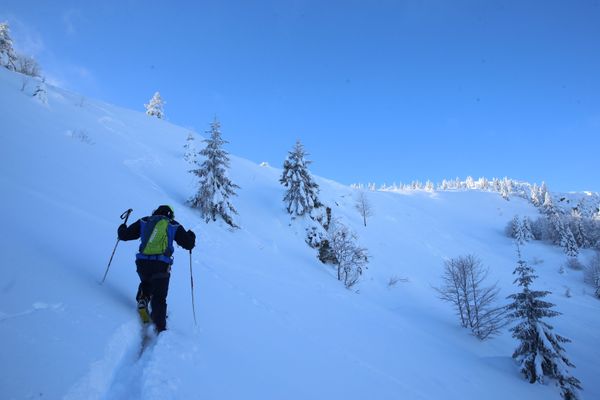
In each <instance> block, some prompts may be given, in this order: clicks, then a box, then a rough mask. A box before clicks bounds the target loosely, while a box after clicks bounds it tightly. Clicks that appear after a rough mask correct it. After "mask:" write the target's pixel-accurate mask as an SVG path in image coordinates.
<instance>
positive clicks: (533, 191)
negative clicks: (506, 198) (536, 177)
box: [530, 183, 542, 207]
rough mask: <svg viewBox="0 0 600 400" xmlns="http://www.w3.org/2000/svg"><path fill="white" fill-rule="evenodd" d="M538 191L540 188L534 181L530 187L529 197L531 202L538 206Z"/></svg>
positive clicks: (539, 202)
mask: <svg viewBox="0 0 600 400" xmlns="http://www.w3.org/2000/svg"><path fill="white" fill-rule="evenodd" d="M539 191H540V189H539V188H538V185H537V183H534V184H533V186H532V187H531V194H530V198H531V203H532V204H533V205H534V206H536V207H539V206H541V205H542V203H541V201H540V193H539Z"/></svg>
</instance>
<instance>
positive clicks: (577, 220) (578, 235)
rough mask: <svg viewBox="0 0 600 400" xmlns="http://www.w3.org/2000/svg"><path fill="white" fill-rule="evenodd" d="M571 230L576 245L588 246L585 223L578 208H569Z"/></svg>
mask: <svg viewBox="0 0 600 400" xmlns="http://www.w3.org/2000/svg"><path fill="white" fill-rule="evenodd" d="M570 222H571V223H570V227H571V232H573V236H575V241H576V242H577V246H579V247H580V248H585V247H590V242H589V234H588V233H587V232H586V225H585V224H584V223H583V217H582V215H581V211H580V209H579V208H577V207H576V208H574V209H573V210H571V221H570Z"/></svg>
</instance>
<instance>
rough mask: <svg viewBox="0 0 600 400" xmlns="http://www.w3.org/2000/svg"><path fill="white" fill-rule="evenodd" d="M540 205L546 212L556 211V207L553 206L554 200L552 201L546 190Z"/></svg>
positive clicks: (552, 212)
mask: <svg viewBox="0 0 600 400" xmlns="http://www.w3.org/2000/svg"><path fill="white" fill-rule="evenodd" d="M542 207H543V208H544V212H545V213H546V214H555V213H556V207H555V206H554V201H552V195H551V194H550V192H548V191H546V192H545V194H544V203H543V205H542Z"/></svg>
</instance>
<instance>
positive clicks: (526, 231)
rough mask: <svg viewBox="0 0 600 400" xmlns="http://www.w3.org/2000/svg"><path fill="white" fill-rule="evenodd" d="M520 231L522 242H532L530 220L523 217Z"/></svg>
mask: <svg viewBox="0 0 600 400" xmlns="http://www.w3.org/2000/svg"><path fill="white" fill-rule="evenodd" d="M521 229H522V231H523V240H524V241H525V242H529V241H530V240H533V239H534V237H533V229H532V228H531V220H530V219H529V217H523V222H522V224H521Z"/></svg>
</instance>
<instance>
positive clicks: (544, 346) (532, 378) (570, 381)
mask: <svg viewBox="0 0 600 400" xmlns="http://www.w3.org/2000/svg"><path fill="white" fill-rule="evenodd" d="M517 254H518V261H517V267H516V268H515V271H514V272H513V274H515V275H517V278H516V279H515V281H514V283H516V284H517V285H518V286H519V287H520V288H521V291H520V292H519V293H515V294H512V295H510V296H508V298H509V299H511V300H512V303H511V304H509V305H508V310H509V317H510V318H511V319H513V320H515V321H516V325H515V326H513V327H512V328H511V329H510V331H511V332H512V336H513V338H515V339H517V340H518V342H519V345H518V347H517V349H516V350H515V351H514V353H513V355H512V356H513V358H514V359H515V360H517V362H518V363H519V368H520V370H521V373H522V374H523V375H524V376H525V378H526V379H527V380H528V381H529V382H530V383H536V382H540V383H542V382H543V380H544V377H545V376H546V377H549V378H552V379H555V380H556V382H557V386H559V387H560V388H561V396H562V397H563V398H564V399H565V400H572V399H577V398H578V397H577V390H578V389H581V383H580V382H579V380H578V379H577V378H575V377H573V376H572V375H570V373H569V371H568V367H574V365H573V364H572V363H571V362H570V361H569V359H568V358H567V356H566V354H565V349H564V348H563V347H562V344H563V343H568V342H570V340H569V339H567V338H565V337H563V336H560V335H558V334H556V333H554V332H553V327H552V326H551V325H549V324H548V323H547V322H546V321H545V320H544V319H545V318H551V317H555V316H558V315H560V313H559V312H557V311H554V310H552V307H554V304H552V303H549V302H547V301H544V300H543V298H544V297H546V296H547V295H548V294H549V293H550V292H548V291H539V290H531V288H530V286H531V284H532V282H533V281H534V279H535V278H537V276H536V275H535V273H534V269H533V268H532V267H530V266H529V265H528V264H527V262H525V261H524V260H523V259H522V258H521V252H520V250H519V249H518V246H517Z"/></svg>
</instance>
